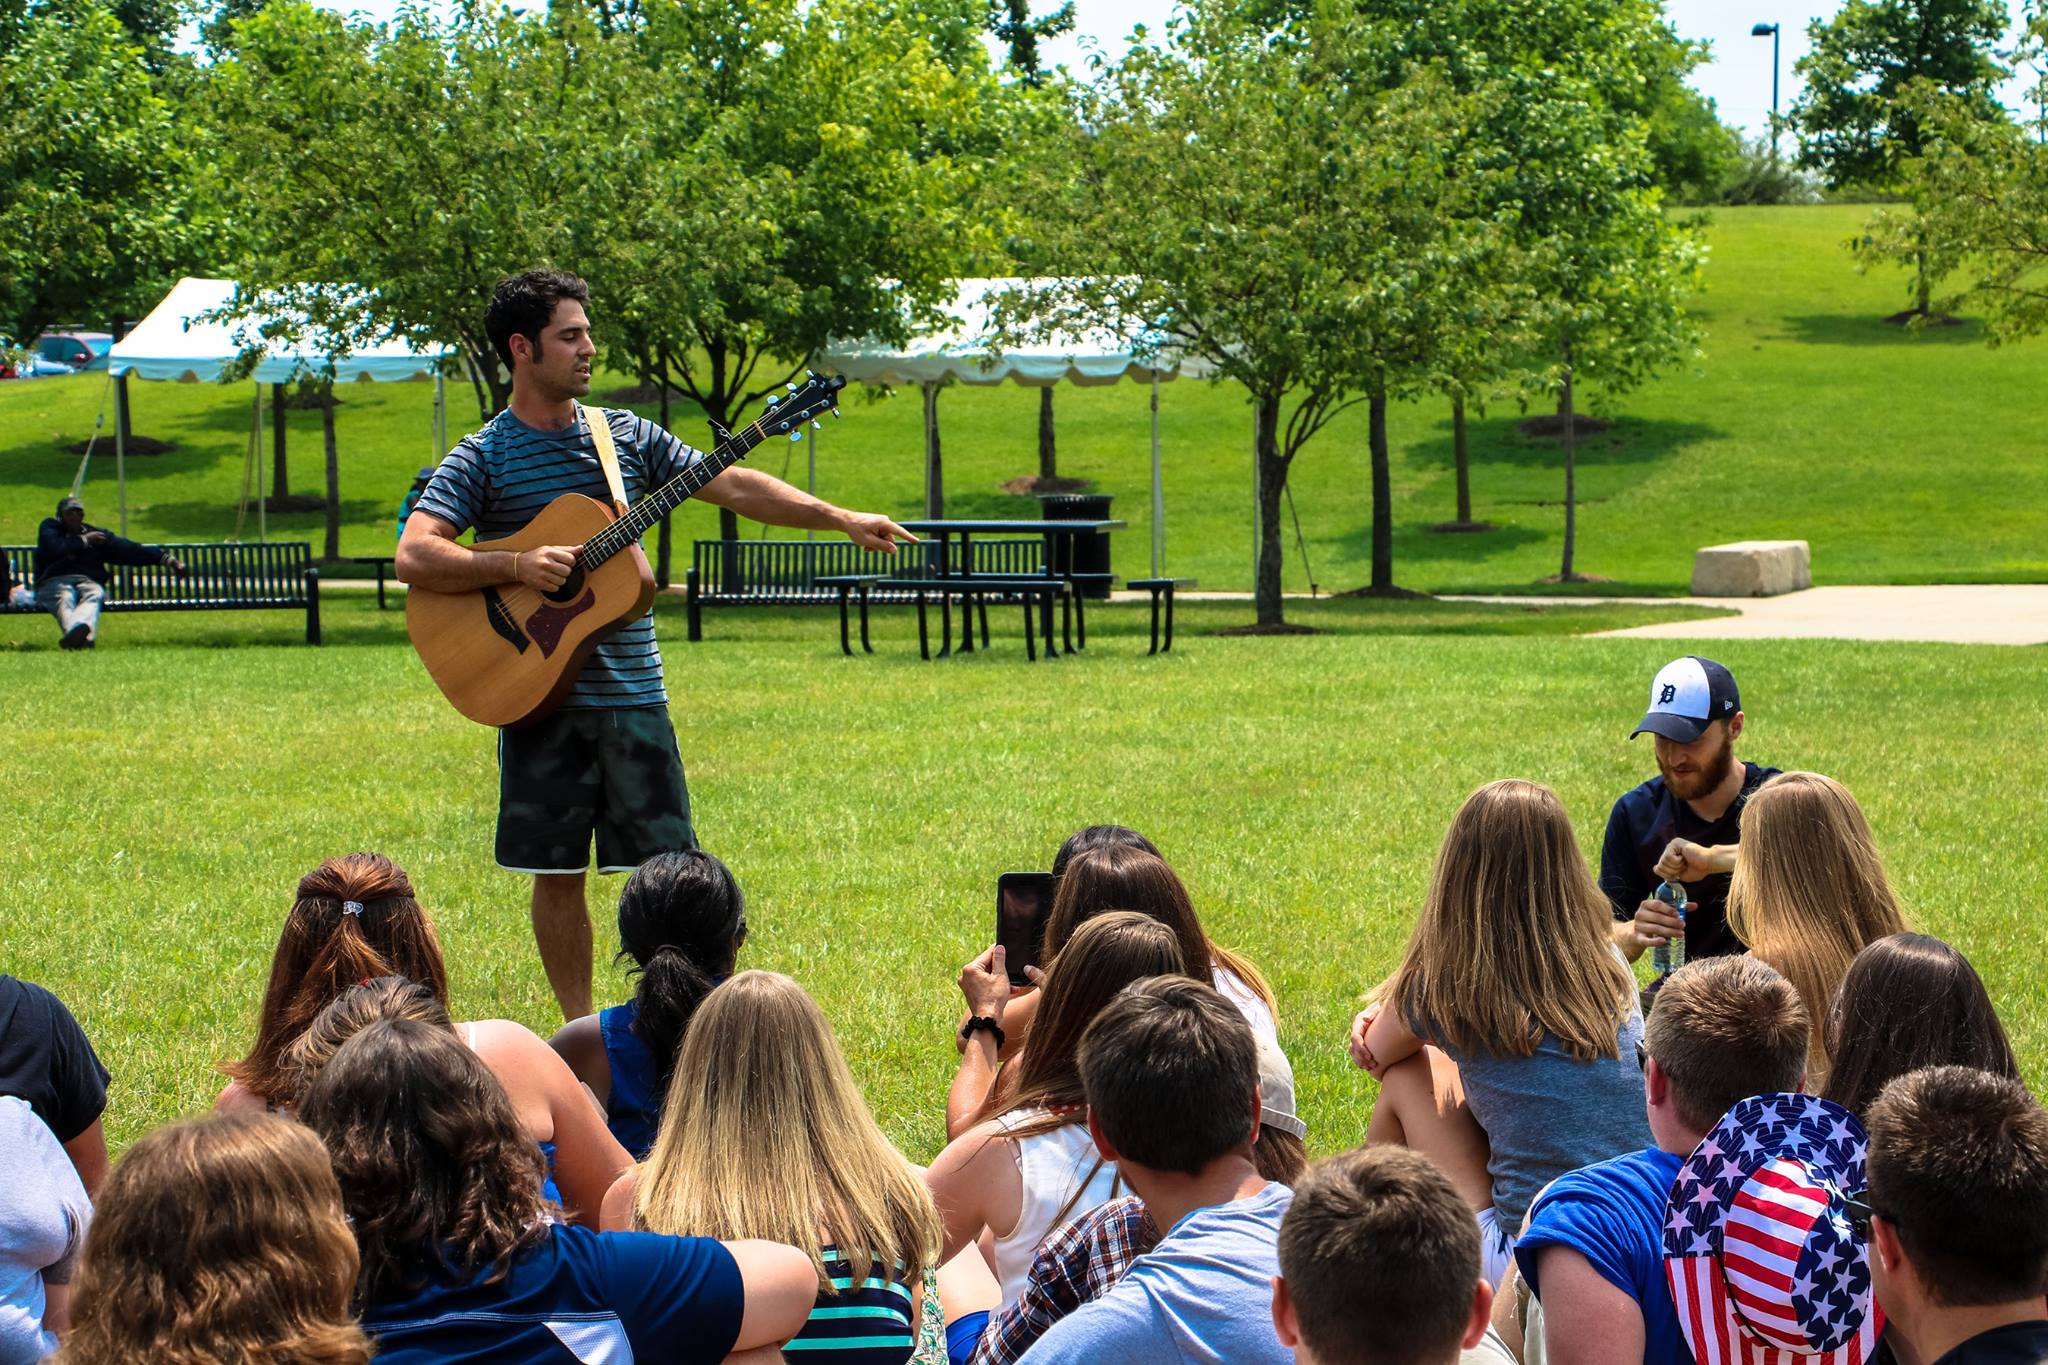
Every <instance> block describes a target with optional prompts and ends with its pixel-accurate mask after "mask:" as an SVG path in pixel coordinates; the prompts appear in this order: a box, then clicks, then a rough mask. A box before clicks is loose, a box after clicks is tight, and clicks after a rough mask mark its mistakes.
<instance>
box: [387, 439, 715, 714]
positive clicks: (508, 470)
mask: <svg viewBox="0 0 2048 1365" xmlns="http://www.w3.org/2000/svg"><path fill="white" fill-rule="evenodd" d="M601 411H603V412H604V415H605V419H606V420H607V421H608V422H609V423H610V424H611V429H612V443H613V444H614V445H615V446H616V447H617V448H618V453H619V478H620V481H621V482H623V483H624V484H625V486H626V497H627V499H628V501H632V502H638V501H639V500H640V499H641V498H643V497H645V496H646V495H647V494H649V493H651V492H653V491H654V490H655V489H657V488H659V487H661V485H663V484H665V483H667V482H668V481H669V480H670V479H673V478H674V477H675V476H676V475H678V474H680V473H682V472H683V471H684V470H685V469H687V468H689V467H690V466H691V465H692V464H694V463H696V462H697V461H698V460H700V459H702V458H704V457H703V455H702V454H700V453H699V452H698V451H696V450H694V449H692V448H691V447H689V446H687V445H685V444H683V443H682V442H681V441H679V440H677V439H676V438H675V437H674V436H672V435H670V434H669V433H668V432H666V431H664V430H662V429H661V428H660V427H658V426H656V425H655V424H654V423H652V422H650V421H648V420H647V419H646V418H645V417H641V416H638V415H636V414H634V413H631V412H627V411H625V410H624V409H621V408H606V409H602V410H601ZM564 493H582V494H584V495H585V496H586V497H592V498H596V499H597V500H598V501H599V502H602V503H605V504H606V505H609V504H610V503H611V490H610V489H609V488H608V487H607V486H606V485H605V481H604V466H602V465H601V464H599V463H598V460H597V446H596V444H595V443H594V442H592V441H591V439H590V429H589V428H588V427H587V426H586V425H585V424H584V421H583V416H582V413H581V412H580V411H579V412H578V414H577V417H576V420H575V422H574V423H572V424H571V425H569V426H567V427H564V428H563V429H562V430H560V431H541V430H539V429H538V428H535V427H530V426H528V425H526V423H524V422H522V421H520V420H519V419H518V418H517V417H514V416H513V415H512V410H511V409H510V408H506V409H504V410H503V411H501V412H500V413H499V414H498V415H497V416H496V417H493V418H492V419H491V420H490V421H489V422H488V423H486V424H485V426H484V428H483V430H481V431H474V432H471V433H470V434H469V435H467V436H465V437H463V438H462V440H461V441H459V442H458V443H457V444H456V446H455V449H453V450H451V451H449V452H448V457H447V458H446V459H444V460H442V461H441V465H440V468H438V469H436V470H435V471H434V477H433V479H432V480H431V481H430V482H429V483H428V484H427V491H426V492H424V493H422V494H420V500H419V502H418V503H417V504H415V509H416V510H418V511H422V512H427V513H430V514H431V515H433V516H436V517H439V518H440V519H441V520H443V521H445V522H448V523H449V524H450V525H452V526H454V527H455V529H456V532H457V533H458V534H459V533H461V532H463V531H467V530H469V529H470V528H472V527H474V528H475V529H476V539H477V541H478V543H479V544H481V543H482V542H484V541H487V540H492V539H495V538H497V537H499V536H509V535H511V534H512V533H513V532H515V531H518V530H521V529H522V528H524V527H525V525H526V523H528V522H529V521H532V520H533V519H534V517H535V516H536V515H538V514H539V512H540V510H541V509H542V508H543V507H546V506H547V505H548V504H549V503H550V502H552V501H554V500H555V499H556V498H558V497H560V496H562V494H564ZM667 702H668V690H667V689H666V688H665V687H663V685H662V681H661V649H660V647H659V646H657V645H656V644H655V642H654V613H653V611H652V610H650V611H649V612H648V613H647V615H645V616H643V617H641V618H640V619H639V620H637V621H633V622H630V623H629V624H627V625H625V626H623V627H621V628H620V629H619V630H618V632H617V633H616V634H614V635H612V636H611V637H610V638H609V639H606V640H604V641H601V642H600V643H599V644H598V646H597V648H596V650H595V651H593V652H592V654H591V656H590V661H589V662H588V663H586V664H584V666H583V672H582V673H581V674H580V675H579V676H578V677H577V679H576V682H575V685H574V686H572V687H571V688H570V689H569V695H568V697H567V698H566V699H565V700H564V701H563V702H562V705H563V706H565V707H594V708H618V707H627V706H662V705H666V704H667Z"/></svg>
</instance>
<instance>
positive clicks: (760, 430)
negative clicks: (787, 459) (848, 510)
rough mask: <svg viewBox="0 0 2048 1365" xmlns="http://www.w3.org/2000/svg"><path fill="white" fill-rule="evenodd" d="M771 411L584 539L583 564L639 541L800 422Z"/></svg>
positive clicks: (593, 563)
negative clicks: (772, 435) (759, 447)
mask: <svg viewBox="0 0 2048 1365" xmlns="http://www.w3.org/2000/svg"><path fill="white" fill-rule="evenodd" d="M802 421H803V419H802V418H801V417H799V418H797V419H796V421H794V422H792V421H790V420H789V419H787V418H782V417H779V416H778V414H777V413H775V412H774V411H772V410H771V411H770V412H768V413H766V414H764V415H763V416H762V417H760V418H759V419H758V420H756V421H753V422H750V423H748V424H747V425H746V426H743V427H741V428H740V429H739V430H738V431H729V432H727V433H725V435H724V436H722V437H720V438H719V440H718V441H717V442H716V443H715V444H714V445H713V446H712V448H711V450H710V452H709V453H707V454H706V455H705V456H704V458H703V459H701V460H698V461H697V462H696V463H694V464H692V465H691V466H690V467H689V468H688V469H685V470H684V471H683V472H682V473H680V474H678V475H676V476H675V477H674V478H673V479H670V480H669V481H668V482H667V483H665V484H663V485H662V486H661V487H659V488H657V489H655V490H654V491H653V492H652V493H649V494H648V495H647V496H646V497H644V498H642V499H640V501H638V502H636V503H634V504H633V505H632V506H631V507H630V508H628V509H626V514H625V515H624V516H622V517H620V518H619V519H618V520H617V521H615V522H613V523H612V524H611V525H609V526H607V527H605V528H604V529H603V530H602V531H599V532H598V533H597V534H596V535H594V536H592V537H591V538H590V539H589V540H586V541H584V542H583V566H584V567H585V568H586V569H594V568H596V567H597V566H598V565H600V564H602V563H604V562H605V561H606V560H607V559H610V558H611V557H612V556H613V555H615V554H618V553H619V552H620V551H621V550H624V549H625V548H627V547H628V546H630V545H634V544H637V543H638V542H639V539H640V537H642V536H644V535H646V534H647V532H648V531H649V530H650V529H652V528H653V526H654V524H655V523H656V522H658V521H660V520H661V519H662V518H663V517H665V516H667V515H668V514H669V513H670V512H672V511H674V510H675V509H676V508H677V507H678V506H680V505H681V504H682V502H683V500H684V499H685V498H687V497H689V496H690V495H692V494H693V493H695V492H696V491H697V490H698V489H700V488H702V487H703V486H704V485H705V484H707V483H710V482H711V481H712V480H713V479H715V478H717V477H718V476H719V475H720V474H723V473H724V472H725V471H726V470H728V469H730V468H732V467H733V466H734V465H736V464H738V463H739V462H740V461H741V460H743V459H745V458H746V457H747V453H748V452H749V451H751V450H752V449H753V448H754V447H755V446H757V445H759V444H761V442H763V441H765V440H767V439H768V436H769V433H770V432H771V431H774V430H777V429H782V430H789V429H793V428H794V427H796V426H798V425H801V423H802Z"/></svg>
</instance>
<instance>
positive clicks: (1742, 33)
mask: <svg viewBox="0 0 2048 1365" xmlns="http://www.w3.org/2000/svg"><path fill="white" fill-rule="evenodd" d="M515 3H517V0H515ZM1174 4H1175V0H1075V2H1074V12H1075V19H1076V24H1075V29H1074V32H1072V33H1069V34H1066V35H1065V36H1063V37H1060V38H1057V39H1055V40H1053V41H1052V42H1050V43H1047V44H1045V46H1044V48H1043V52H1044V59H1045V61H1046V62H1047V63H1048V64H1049V65H1051V64H1060V63H1064V64H1066V65H1067V66H1068V67H1070V68H1071V69H1073V70H1075V71H1077V72H1079V71H1084V70H1086V61H1087V55H1088V53H1089V52H1090V51H1091V50H1093V51H1100V52H1105V53H1111V54H1114V53H1116V52H1118V51H1121V50H1122V47H1123V43H1124V39H1125V38H1127V37H1128V36H1129V34H1130V32H1131V30H1132V29H1133V28H1134V27H1135V26H1137V25H1139V24H1143V25H1145V26H1146V28H1147V29H1148V30H1150V31H1151V32H1153V33H1157V32H1159V30H1160V29H1161V27H1162V26H1163V25H1164V23H1165V21H1166V18H1167V16H1168V15H1170V14H1171V13H1172V12H1173V9H1174ZM1050 7H1051V6H1050V4H1049V3H1047V2H1046V0H1039V2H1038V3H1037V4H1036V5H1035V6H1034V8H1037V9H1041V10H1042V9H1047V8H1050ZM2011 7H2012V8H2013V9H2015V10H2017V9H2018V8H2019V6H2018V5H2017V4H2013V5H2012V6H2011ZM330 8H333V9H340V10H352V11H356V12H360V13H362V14H365V15H367V16H369V17H371V18H373V19H378V20H385V19H389V18H390V17H391V16H392V15H393V14H394V13H396V11H397V9H398V0H333V3H331V4H330ZM1837 8H1839V6H1838V5H1837V4H1813V3H1810V2H1809V3H1808V4H1805V5H1802V6H1798V7H1796V8H1795V7H1786V6H1783V5H1777V4H1773V3H1770V0H1755V2H1754V3H1751V0H1665V3H1664V12H1665V14H1666V16H1667V17H1668V18H1669V19H1670V20H1671V23H1672V25H1673V27H1674V28H1676V29H1677V31H1678V33H1679V35H1680V36H1681V37H1685V38H1704V39H1706V40H1707V41H1708V42H1709V43H1710V44H1711V45H1712V48H1711V53H1710V56H1709V58H1708V60H1707V61H1706V62H1705V63H1703V64H1702V65H1701V66H1700V67H1699V68H1698V69H1697V70H1695V71H1694V72H1693V75H1692V85H1693V87H1694V88H1695V89H1697V90H1698V91H1699V92H1700V93H1701V94H1703V95H1705V96H1707V97H1708V98H1709V99H1711V100H1713V101H1714V105H1715V108H1716V109H1717V110H1718V112H1719V113H1720V115H1721V120H1722V122H1724V123H1727V124H1729V125H1731V126H1733V127H1736V128H1740V129H1741V130H1742V131H1743V132H1745V133H1747V134H1749V135H1751V136H1761V135H1762V134H1763V133H1764V132H1765V131H1766V130H1767V129H1768V128H1769V127H1770V114H1771V40H1770V39H1769V38H1755V37H1751V36H1750V28H1751V27H1752V26H1753V25H1755V24H1759V23H1763V24H1777V25H1778V26H1779V44H1778V108H1779V111H1780V112H1781V113H1782V112H1784V111H1785V110H1788V109H1790V108H1791V107H1792V101H1793V100H1794V99H1796V98H1797V97H1798V94H1799V80H1798V77H1797V76H1795V75H1794V74H1793V71H1792V65H1793V63H1794V62H1796V61H1798V60H1799V58H1800V57H1802V56H1804V55H1805V54H1806V47H1807V43H1806V26H1807V24H1808V23H1809V22H1810V21H1811V20H1813V19H1816V18H1825V17H1827V16H1828V15H1831V14H1833V13H1834V12H1835V10H1836V9H1837ZM2023 84H2024V82H2021V81H2014V82H2012V83H2010V84H2009V85H2008V86H2007V88H2006V89H2005V90H2004V91H2002V92H2001V94H2002V95H2003V97H2004V98H2005V102H2006V103H2007V104H2008V105H2011V106H2015V107H2017V106H2018V105H2019V103H2020V98H2021V94H2022V90H2021V86H2022V85H2023Z"/></svg>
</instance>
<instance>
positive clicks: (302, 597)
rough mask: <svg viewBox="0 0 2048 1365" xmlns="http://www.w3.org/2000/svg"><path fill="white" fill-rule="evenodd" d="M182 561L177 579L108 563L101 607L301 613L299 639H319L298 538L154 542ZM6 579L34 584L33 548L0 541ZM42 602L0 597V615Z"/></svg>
mask: <svg viewBox="0 0 2048 1365" xmlns="http://www.w3.org/2000/svg"><path fill="white" fill-rule="evenodd" d="M154 548H156V549H159V550H164V551H167V552H168V553H170V554H173V555H176V556H177V557H178V558H179V559H181V560H183V561H184V563H185V574H184V575H183V576H182V577H181V576H179V575H178V574H175V573H172V572H171V571H170V569H168V568H166V567H165V566H163V565H161V564H110V565H108V566H107V591H106V599H105V600H104V601H103V602H101V604H100V610H101V611H271V610H276V611H303V612H305V613H306V643H307V644H309V645H317V644H319V643H320V572H319V570H317V569H315V568H314V567H313V547H312V546H311V545H310V544H308V543H307V542H305V541H303V540H291V541H279V540H273V541H266V542H256V541H235V540H231V541H227V542H224V543H213V544H203V545H195V544H171V543H162V544H157V545H156V546H155V547H154ZM0 554H4V555H5V556H6V559H7V569H8V577H10V578H11V579H13V580H14V581H15V582H18V583H27V584H31V585H33V584H34V582H35V547H34V546H33V545H0ZM41 610H42V608H40V607H37V606H33V605H28V604H23V605H19V606H15V605H10V604H7V603H0V614H6V615H12V616H24V615H31V614H35V613H38V612H41Z"/></svg>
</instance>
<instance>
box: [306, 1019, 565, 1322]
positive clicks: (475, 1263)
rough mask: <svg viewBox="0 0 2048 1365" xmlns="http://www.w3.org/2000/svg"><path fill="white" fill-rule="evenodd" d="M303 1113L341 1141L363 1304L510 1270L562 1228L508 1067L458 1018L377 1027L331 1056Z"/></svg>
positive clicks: (331, 1147)
mask: <svg viewBox="0 0 2048 1365" xmlns="http://www.w3.org/2000/svg"><path fill="white" fill-rule="evenodd" d="M299 1117H300V1118H301V1119H303V1120H304V1122H305V1124H306V1126H307V1127H309V1128H311V1129H312V1130H313V1131H314V1132H316V1133H318V1134H319V1135H320V1139H321V1141H323V1142H325V1143H326V1144H327V1152H328V1155H329V1157H331V1158H332V1160H333V1162H334V1175H335V1178H336V1179H337V1180H338V1181H340V1182H341V1198H342V1203H343V1204H344V1205H345V1206H346V1207H347V1209H348V1213H349V1217H350V1218H351V1219H352V1220H354V1222H355V1229H356V1244H357V1246H358V1247H359V1248H360V1249H361V1251H362V1258H363V1268H362V1273H361V1275H360V1276H359V1277H358V1279H357V1282H356V1293H357V1298H358V1301H359V1302H361V1303H364V1304H372V1303H376V1302H377V1301H378V1300H379V1299H382V1298H385V1297H388V1296H390V1295H392V1294H396V1293H405V1292H409V1291H412V1290H416V1289H418V1288H420V1287H421V1286H422V1285H424V1284H426V1283H427V1282H428V1281H429V1280H431V1279H433V1278H435V1277H436V1276H443V1277H447V1278H451V1279H456V1280H467V1279H469V1278H471V1277H473V1276H475V1275H476V1274H477V1273H478V1272H480V1271H486V1272H487V1275H488V1279H489V1280H491V1281H495V1280H498V1279H502V1278H503V1277H504V1275H505V1273H506V1272H507V1271H508V1270H510V1269H511V1265H512V1258H513V1257H514V1256H516V1255H517V1254H518V1253H519V1252H521V1251H523V1250H525V1249H526V1248H527V1247H530V1246H533V1245H535V1244H536V1243H538V1242H540V1241H542V1240H544V1239H545V1238H546V1237H547V1235H548V1221H547V1218H548V1213H549V1208H548V1205H547V1203H546V1202H545V1201H544V1200H543V1199H542V1197H541V1177H542V1175H543V1167H542V1162H541V1154H540V1148H538V1147H536V1146H535V1145H534V1142H533V1139H532V1138H529V1137H528V1136H527V1135H526V1130H525V1129H524V1128H522V1127H521V1126H520V1123H519V1116H518V1114H516V1113H515V1112H513V1109H512V1101H511V1100H510V1099H509V1098H507V1097H506V1095H505V1090H504V1087H502V1086H500V1085H499V1084H498V1080H497V1077H495V1076H493V1075H491V1073H490V1069H489V1068H487V1067H486V1066H485V1065H484V1064H483V1063H482V1062H481V1061H479V1060H478V1059H477V1055H476V1054H475V1053H474V1052H471V1051H470V1050H469V1049H468V1048H466V1047H464V1046H463V1045H462V1041H461V1039H459V1038H457V1037H456V1036H455V1035H454V1034H453V1033H451V1032H449V1031H448V1030H447V1029H443V1028H439V1027H436V1026H434V1025H432V1024H423V1023H419V1022H417V1021H415V1020H410V1019H391V1020H385V1021H383V1022H380V1023H376V1024H372V1025H370V1027H368V1028H366V1029H364V1030H363V1031H362V1032H361V1033H358V1034H357V1035H356V1036H355V1037H353V1038H351V1039H349V1040H348V1042H346V1043H344V1044H342V1046H341V1050H340V1051H338V1052H336V1053H335V1054H334V1059H333V1060H332V1061H330V1062H328V1063H327V1065H326V1066H324V1067H322V1068H321V1070H320V1076H319V1078H318V1079H317V1080H315V1081H314V1082H313V1085H312V1087H311V1088H310V1089H309V1090H307V1091H306V1097H305V1099H304V1101H303V1102H302V1103H301V1104H300V1106H299Z"/></svg>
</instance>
